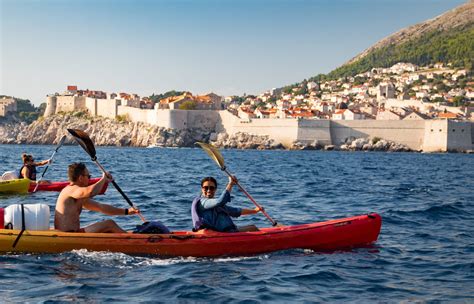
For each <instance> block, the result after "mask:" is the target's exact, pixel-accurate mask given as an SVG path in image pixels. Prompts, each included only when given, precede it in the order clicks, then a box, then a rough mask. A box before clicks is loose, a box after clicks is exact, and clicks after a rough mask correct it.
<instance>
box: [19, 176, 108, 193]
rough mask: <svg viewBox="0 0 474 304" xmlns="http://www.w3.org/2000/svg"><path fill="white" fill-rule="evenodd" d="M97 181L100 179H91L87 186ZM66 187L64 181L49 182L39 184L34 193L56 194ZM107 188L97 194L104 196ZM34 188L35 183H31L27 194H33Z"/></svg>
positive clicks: (66, 183) (105, 186) (67, 183)
mask: <svg viewBox="0 0 474 304" xmlns="http://www.w3.org/2000/svg"><path fill="white" fill-rule="evenodd" d="M99 180H100V178H91V179H90V180H89V185H92V184H95V183H97V182H98V181H99ZM67 185H69V182H68V181H66V182H51V183H50V184H40V185H39V186H38V189H36V191H56V192H59V191H61V190H63V189H64V187H66V186H67ZM107 186H108V184H107V183H106V184H105V185H104V187H103V188H102V190H101V191H100V193H99V194H104V193H105V191H107ZM35 187H36V183H31V184H30V188H29V189H28V192H33V190H35Z"/></svg>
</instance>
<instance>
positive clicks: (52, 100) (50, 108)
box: [44, 96, 57, 117]
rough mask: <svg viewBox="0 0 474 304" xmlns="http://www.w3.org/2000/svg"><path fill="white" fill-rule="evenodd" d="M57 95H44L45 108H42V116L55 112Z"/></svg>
mask: <svg viewBox="0 0 474 304" xmlns="http://www.w3.org/2000/svg"><path fill="white" fill-rule="evenodd" d="M56 105H57V97H56V96H48V97H46V109H45V110H44V117H47V116H51V115H54V114H55V113H56Z"/></svg>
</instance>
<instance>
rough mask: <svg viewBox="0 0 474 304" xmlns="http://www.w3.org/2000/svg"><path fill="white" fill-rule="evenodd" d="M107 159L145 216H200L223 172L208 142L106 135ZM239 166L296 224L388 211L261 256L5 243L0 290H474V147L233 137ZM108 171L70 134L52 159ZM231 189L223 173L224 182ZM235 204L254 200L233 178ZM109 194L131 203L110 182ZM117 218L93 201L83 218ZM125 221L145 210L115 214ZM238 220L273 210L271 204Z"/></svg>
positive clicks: (16, 152) (434, 294)
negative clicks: (360, 227) (281, 142)
mask: <svg viewBox="0 0 474 304" xmlns="http://www.w3.org/2000/svg"><path fill="white" fill-rule="evenodd" d="M54 148H55V147H54V146H15V145H0V172H3V171H7V170H11V169H18V168H19V165H20V154H21V153H22V152H29V153H32V154H34V156H35V157H36V159H45V158H48V157H49V156H50V155H51V153H52V152H53V150H54ZM97 155H98V159H99V161H100V162H101V164H102V165H103V166H104V167H105V168H106V169H108V170H110V171H111V172H112V174H113V175H114V177H115V179H116V181H117V183H118V184H119V185H120V186H121V188H122V189H123V190H124V191H125V192H126V193H127V194H128V196H129V197H130V198H131V200H132V201H133V202H135V204H136V205H138V206H139V207H140V209H141V210H142V213H143V215H144V216H145V217H146V218H147V220H160V221H163V222H164V223H166V224H167V225H168V226H169V227H170V228H171V229H173V230H188V229H190V228H191V220H190V214H189V208H190V204H191V199H192V197H193V196H195V195H196V194H198V193H199V180H200V179H201V178H202V177H204V176H209V175H211V176H215V177H217V178H218V181H219V182H220V185H221V186H222V185H223V184H224V183H225V182H226V177H225V176H224V174H223V173H222V172H221V171H220V170H219V169H218V168H217V166H216V165H215V164H214V163H213V162H212V161H211V160H210V159H209V158H208V156H207V155H206V154H205V153H204V152H203V151H202V150H200V149H139V148H98V149H97ZM223 155H224V158H225V160H226V163H227V165H228V168H229V170H230V171H231V172H234V173H235V174H236V175H237V177H238V178H239V179H240V181H241V182H242V184H243V185H244V186H245V187H246V188H247V190H248V191H249V192H250V193H251V194H252V195H253V196H254V197H255V199H256V200H257V201H258V202H260V203H261V204H262V205H263V206H264V207H265V208H266V210H267V212H268V213H269V214H270V215H271V216H272V217H274V218H275V219H277V220H278V221H279V222H281V223H283V224H287V225H291V224H298V223H309V222H317V221H323V220H327V219H334V218H338V217H346V216H351V215H357V214H363V213H367V212H378V213H380V214H381V215H382V218H383V225H382V231H381V235H380V237H379V240H378V242H377V243H376V245H375V246H373V247H372V248H360V249H355V250H352V251H341V252H333V253H318V252H311V251H303V250H291V251H284V252H277V253H271V254H265V255H259V256H251V257H235V258H219V259H202V258H199V259H198V258H173V259H158V258H149V257H134V256H128V255H125V254H115V253H107V252H87V251H73V252H67V253H63V254H43V255H3V256H0V291H1V294H2V297H1V298H2V300H1V301H2V302H4V301H7V302H25V301H26V302H43V301H52V302H56V301H59V302H62V301H81V302H92V303H98V302H103V301H113V302H169V301H172V302H188V301H189V302H210V301H215V302H232V303H241V302H244V303H257V302H289V301H296V302H327V301H331V302H346V301H357V302H367V301H368V302H399V301H452V302H473V301H474V296H473V294H474V293H473V290H474V289H473V287H474V275H473V270H474V238H473V235H474V228H473V226H474V222H473V216H474V206H473V204H474V155H466V154H414V153H406V154H399V153H340V152H319V151H240V150H226V151H223ZM73 161H83V162H86V163H87V164H88V167H89V168H90V171H91V172H92V174H93V175H94V176H99V175H100V171H99V170H98V169H97V168H96V167H95V165H94V163H92V162H91V161H90V160H89V158H88V156H87V155H86V153H85V152H84V151H83V150H82V149H81V148H80V147H78V146H65V147H62V148H61V150H60V151H59V153H58V154H56V157H55V162H54V164H53V165H52V166H51V167H50V169H48V173H47V177H48V178H49V179H51V180H65V179H66V178H67V174H66V167H67V165H68V164H69V163H70V162H73ZM220 189H222V187H220ZM233 193H234V195H235V197H234V200H233V203H232V205H235V206H241V207H249V208H251V207H253V205H252V204H251V203H250V202H249V201H248V200H247V199H245V197H244V196H243V195H242V194H241V193H239V191H238V189H235V190H234V192H233ZM56 196H57V193H45V192H40V193H36V194H31V195H21V196H20V195H17V196H5V195H4V196H0V206H2V207H6V206H8V205H10V204H14V203H47V204H49V205H50V206H51V210H54V204H55V200H56ZM97 200H99V201H101V202H108V203H111V204H113V205H115V206H120V207H124V208H125V207H127V206H128V205H127V204H126V202H125V201H124V200H123V199H122V197H121V196H120V194H119V193H118V192H117V191H116V190H115V189H113V188H109V190H108V191H107V193H106V195H105V196H100V197H98V199H97ZM105 218H108V217H107V216H103V215H101V214H97V213H90V212H87V211H85V212H83V215H82V224H83V225H86V224H88V223H92V222H95V221H99V220H102V219H105ZM114 219H115V220H116V221H117V222H118V223H119V224H120V225H121V226H122V227H125V228H126V229H133V228H134V227H135V225H138V224H140V219H139V218H138V217H114ZM236 221H237V223H238V224H241V225H243V224H250V223H255V224H256V225H257V226H260V227H265V226H268V225H269V223H268V222H267V221H266V219H265V217H263V216H262V215H255V216H250V217H245V218H241V219H237V220H236Z"/></svg>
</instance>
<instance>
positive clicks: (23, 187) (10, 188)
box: [0, 178, 30, 193]
mask: <svg viewBox="0 0 474 304" xmlns="http://www.w3.org/2000/svg"><path fill="white" fill-rule="evenodd" d="M29 187H30V180H29V179H27V178H22V179H11V180H6V181H0V193H28V188H29Z"/></svg>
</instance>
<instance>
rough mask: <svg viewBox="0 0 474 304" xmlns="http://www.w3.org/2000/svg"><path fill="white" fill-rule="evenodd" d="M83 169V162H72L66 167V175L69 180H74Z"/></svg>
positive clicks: (84, 167) (84, 166)
mask: <svg viewBox="0 0 474 304" xmlns="http://www.w3.org/2000/svg"><path fill="white" fill-rule="evenodd" d="M84 171H86V165H84V164H83V163H72V164H70V165H69V167H68V168H67V176H68V178H69V180H70V181H71V182H75V181H77V180H78V179H79V176H81V175H82V174H83V173H84Z"/></svg>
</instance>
